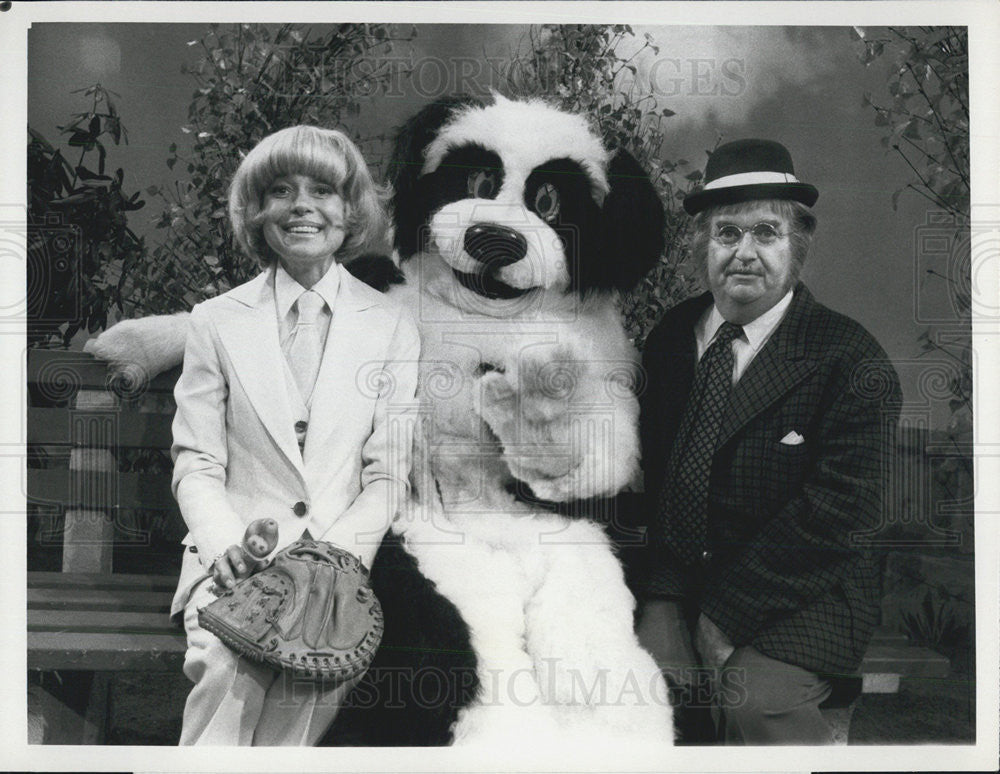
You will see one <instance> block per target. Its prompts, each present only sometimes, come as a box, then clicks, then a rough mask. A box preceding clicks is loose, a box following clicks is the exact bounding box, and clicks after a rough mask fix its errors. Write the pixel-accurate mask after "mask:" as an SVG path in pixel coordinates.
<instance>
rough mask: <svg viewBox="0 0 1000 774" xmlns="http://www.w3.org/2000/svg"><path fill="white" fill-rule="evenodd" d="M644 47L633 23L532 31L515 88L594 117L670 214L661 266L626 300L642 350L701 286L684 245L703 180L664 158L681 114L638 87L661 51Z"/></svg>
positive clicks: (648, 40)
mask: <svg viewBox="0 0 1000 774" xmlns="http://www.w3.org/2000/svg"><path fill="white" fill-rule="evenodd" d="M637 43H639V41H637V40H636V35H635V33H634V32H633V30H632V28H631V27H630V26H629V25H626V24H615V25H588V24H546V25H542V26H540V27H537V28H532V31H531V34H530V36H529V40H528V47H527V48H528V50H527V52H526V53H525V52H521V53H519V55H518V56H516V57H515V60H514V66H513V67H512V68H511V72H512V77H511V78H510V79H509V83H508V88H509V89H510V91H512V92H513V93H514V94H515V95H524V96H545V97H547V98H549V99H552V100H553V101H554V102H555V104H557V105H559V106H560V107H562V108H563V109H565V110H569V111H573V112H577V113H581V114H583V115H587V116H590V117H592V119H593V121H594V124H595V127H596V128H597V131H598V132H599V133H600V134H601V136H602V138H603V140H604V142H605V144H606V145H607V146H608V147H609V148H612V149H618V148H625V149H626V150H628V151H629V152H630V153H632V155H633V156H635V157H636V159H637V160H638V161H639V163H640V164H642V166H643V167H644V168H645V169H646V171H647V172H648V173H649V175H650V178H651V179H652V181H653V184H654V185H655V186H656V190H657V193H658V194H659V195H660V199H661V200H662V201H663V203H664V206H665V207H666V211H667V218H666V227H665V234H664V236H665V241H666V248H665V250H664V254H663V256H662V257H661V259H660V261H659V263H658V264H657V265H656V267H655V268H654V269H653V270H652V271H651V272H650V273H649V274H648V275H647V276H646V277H645V279H644V280H643V281H642V282H641V283H640V285H639V286H638V287H637V288H636V289H635V290H633V291H632V292H631V293H628V294H626V296H625V297H624V298H623V299H622V313H623V316H624V319H625V326H626V329H627V330H628V332H629V335H630V336H631V337H632V338H633V339H634V340H635V341H636V343H637V344H638V345H639V346H641V345H642V343H643V342H644V341H645V337H646V334H648V333H649V331H650V329H651V328H652V327H653V325H654V324H655V323H656V322H657V321H658V320H659V319H660V317H661V316H662V314H663V312H664V311H665V310H666V309H668V308H669V307H671V306H673V305H674V304H676V303H678V302H679V301H682V300H683V299H685V298H687V297H688V296H690V295H691V294H692V292H693V291H694V290H695V289H696V286H697V282H696V280H695V279H694V272H693V269H692V267H691V265H690V258H689V254H688V251H687V247H686V244H685V237H686V229H687V224H688V220H689V219H688V217H687V215H686V214H685V213H684V212H683V209H682V208H681V206H680V202H681V200H682V199H683V198H684V195H685V194H686V193H687V192H688V190H690V188H691V187H692V186H693V185H695V184H697V183H698V182H699V181H700V180H701V172H700V171H698V170H695V171H692V172H688V173H687V174H686V175H685V174H684V170H686V169H687V168H688V167H689V163H688V162H687V161H686V160H684V159H679V160H677V161H670V160H667V159H665V158H664V157H663V143H664V140H665V138H666V136H667V131H668V129H669V127H668V123H669V119H670V117H671V116H673V115H674V112H673V111H672V110H670V109H669V108H666V107H662V108H661V107H659V105H658V103H657V99H656V97H655V96H654V95H653V94H652V93H649V92H648V91H647V92H646V93H642V90H641V89H640V88H639V87H638V80H637V78H636V75H637V72H638V67H637V65H636V64H635V62H636V60H637V59H638V58H639V57H640V55H641V54H642V53H643V52H644V51H647V50H648V51H650V52H652V53H653V54H657V53H659V49H658V48H657V46H656V45H655V43H654V40H653V38H652V37H651V36H650V35H648V34H647V35H645V37H644V38H643V40H642V41H641V45H639V46H638V47H636V44H637ZM632 49H634V52H633V53H631V54H628V55H627V54H626V53H624V52H627V51H628V50H632ZM678 176H680V181H678V179H677V177H678Z"/></svg>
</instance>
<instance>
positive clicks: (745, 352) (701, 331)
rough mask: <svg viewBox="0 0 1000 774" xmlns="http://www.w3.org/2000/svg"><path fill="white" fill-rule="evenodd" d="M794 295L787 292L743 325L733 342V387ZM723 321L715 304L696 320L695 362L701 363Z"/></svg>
mask: <svg viewBox="0 0 1000 774" xmlns="http://www.w3.org/2000/svg"><path fill="white" fill-rule="evenodd" d="M793 292H794V291H792V290H789V291H788V292H787V293H786V294H785V295H784V296H783V297H782V299H781V300H780V301H779V302H778V303H776V304H775V305H774V306H772V307H771V308H770V309H768V310H767V311H766V312H764V314H762V315H761V316H760V317H758V318H757V319H756V320H751V321H750V322H748V323H746V324H745V325H744V326H742V327H743V334H742V335H741V336H737V337H736V338H735V339H733V357H734V360H735V362H734V363H733V384H736V382H738V381H739V380H740V377H741V376H743V373H744V372H745V371H746V370H747V366H749V365H750V362H751V361H752V360H753V359H754V358H755V357H757V353H758V352H760V350H761V349H762V348H763V346H764V345H765V344H766V343H767V340H768V339H769V338H771V335H772V334H773V333H774V332H775V330H777V328H778V326H779V325H780V324H781V321H782V320H783V319H784V317H785V312H787V311H788V305H789V304H791V303H792V294H793ZM725 321H726V318H724V317H723V316H722V314H721V313H720V312H719V309H718V307H717V306H716V305H715V304H712V305H711V306H710V307H709V308H708V309H707V310H706V311H705V312H704V313H703V314H702V316H701V319H699V320H698V324H697V325H695V327H694V337H695V342H696V343H697V346H698V360H701V358H702V355H704V354H705V351H706V350H707V349H708V345H709V344H711V343H712V339H714V338H715V334H716V333H718V331H719V328H720V327H721V326H722V323H724V322H725Z"/></svg>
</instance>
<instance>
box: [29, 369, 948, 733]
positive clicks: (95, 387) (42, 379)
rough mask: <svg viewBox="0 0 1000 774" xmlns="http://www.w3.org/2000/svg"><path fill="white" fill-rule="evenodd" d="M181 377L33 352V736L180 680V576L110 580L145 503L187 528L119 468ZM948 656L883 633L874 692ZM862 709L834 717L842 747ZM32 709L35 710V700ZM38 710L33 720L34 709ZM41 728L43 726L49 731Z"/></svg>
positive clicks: (143, 482)
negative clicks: (46, 554)
mask: <svg viewBox="0 0 1000 774" xmlns="http://www.w3.org/2000/svg"><path fill="white" fill-rule="evenodd" d="M177 376H178V372H177V371H176V370H175V371H172V372H170V373H167V374H163V375H161V376H159V377H157V378H156V379H154V380H153V381H152V382H150V383H148V384H141V385H136V386H132V387H130V386H129V385H126V384H121V383H113V382H110V381H109V379H108V376H107V373H106V369H105V366H104V365H103V364H102V363H99V362H97V361H95V360H94V359H93V358H91V357H90V356H89V355H86V354H83V353H78V352H65V351H54V350H32V351H30V352H29V356H28V387H29V408H28V433H27V437H28V447H29V458H32V457H33V458H36V459H43V460H46V461H47V462H49V463H52V462H53V461H55V462H56V463H59V462H66V463H67V464H66V465H65V466H62V465H60V466H57V467H47V468H29V470H28V472H27V483H28V502H29V507H33V508H36V509H40V510H41V511H44V512H48V513H50V514H51V515H52V516H57V515H58V514H64V526H63V529H62V530H61V534H59V533H58V531H56V530H53V535H54V536H55V537H57V538H58V539H59V540H61V543H62V572H37V571H36V572H29V573H28V578H27V583H28V589H27V592H28V632H27V646H28V669H29V671H32V672H35V673H42V672H45V673H48V672H57V673H59V674H60V676H61V679H60V681H59V683H60V684H61V687H62V689H63V690H59V691H56V690H52V689H51V686H50V687H41V688H40V689H39V690H38V691H36V695H35V698H36V701H35V702H34V705H35V706H34V708H33V712H34V714H35V716H36V717H35V719H36V720H39V721H40V722H39V723H37V724H36V726H37V728H38V729H39V730H36V731H35V732H34V735H33V741H36V742H46V743H63V744H66V743H84V744H86V743H100V742H101V741H103V738H104V736H103V735H104V730H105V727H106V723H107V714H108V710H109V702H108V696H109V692H110V684H111V676H112V674H113V673H114V672H121V671H136V672H151V671H157V672H174V673H177V674H179V673H180V669H181V664H182V661H183V656H184V649H185V644H184V636H183V633H182V632H181V630H180V629H179V628H177V627H176V626H174V625H173V624H172V623H171V622H170V620H169V608H170V599H171V596H172V593H173V589H174V585H175V583H176V576H174V575H155V574H150V575H143V574H119V573H114V572H113V567H112V558H113V548H114V545H115V540H116V538H117V539H118V540H119V541H121V540H123V539H124V540H138V541H139V542H140V543H141V541H142V540H143V539H144V536H143V535H142V534H141V531H137V530H136V527H135V524H134V521H132V520H129V519H127V518H124V517H123V514H125V513H127V512H128V511H129V510H131V509H135V508H144V509H149V510H152V511H154V512H156V513H157V514H160V515H161V517H162V518H163V519H166V520H174V523H175V524H177V525H178V526H179V525H180V524H181V521H180V514H179V512H178V511H177V507H176V504H175V502H174V500H173V498H172V496H171V494H170V476H169V474H168V473H142V472H139V473H134V472H120V471H119V467H120V463H121V462H122V461H123V459H124V458H126V457H127V456H128V455H129V454H133V453H135V451H136V450H159V451H162V452H165V451H166V450H168V449H169V447H170V442H171V436H170V423H171V421H172V418H173V412H172V391H173V385H174V382H175V381H176V379H177ZM948 667H949V664H948V660H947V659H945V658H944V657H943V656H940V655H938V654H936V653H934V652H933V651H930V650H928V649H926V648H916V647H913V646H911V645H909V644H908V643H907V641H906V637H905V636H904V635H901V634H896V633H894V632H891V631H888V630H879V631H878V632H876V636H875V638H874V639H873V640H872V644H871V646H870V647H869V649H868V652H867V653H866V654H865V658H864V662H863V664H862V668H861V677H862V690H863V692H864V693H895V692H896V691H898V690H899V681H900V678H901V677H902V676H905V675H916V676H921V677H944V676H946V675H947V673H948ZM853 708H854V704H853V703H845V704H842V705H840V706H832V707H831V708H829V709H827V710H825V712H826V713H827V717H828V719H829V720H830V721H831V723H833V725H834V727H835V729H837V732H838V734H839V742H840V743H842V744H843V743H846V741H847V728H848V725H849V723H850V716H851V712H852V711H853ZM29 709H31V708H30V705H29ZM29 714H30V712H29ZM42 727H44V728H45V730H40V729H41V728H42Z"/></svg>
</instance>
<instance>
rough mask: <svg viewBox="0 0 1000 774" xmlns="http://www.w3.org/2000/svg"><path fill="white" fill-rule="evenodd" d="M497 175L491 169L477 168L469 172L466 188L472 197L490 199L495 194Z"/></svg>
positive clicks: (497, 183)
mask: <svg viewBox="0 0 1000 774" xmlns="http://www.w3.org/2000/svg"><path fill="white" fill-rule="evenodd" d="M499 177H500V176H499V175H498V174H497V173H496V172H495V171H494V170H492V169H477V170H476V171H475V172H470V173H469V178H468V190H469V196H471V197H472V198H473V199H492V198H493V197H494V196H496V195H497V193H498V191H499V189H500V185H499Z"/></svg>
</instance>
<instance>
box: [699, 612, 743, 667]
mask: <svg viewBox="0 0 1000 774" xmlns="http://www.w3.org/2000/svg"><path fill="white" fill-rule="evenodd" d="M694 647H695V649H697V651H698V654H699V655H700V656H701V662H702V663H703V664H704V665H705V666H707V667H712V668H714V669H721V668H722V666H723V665H724V664H725V663H726V662H727V661H728V660H729V657H730V656H731V655H733V651H734V650H736V648H735V647H734V646H733V643H731V642H730V641H729V638H728V637H727V636H726V635H725V634H723V632H722V630H721V629H720V628H719V627H718V626H716V625H715V624H714V623H713V622H712V621H711V619H709V618H708V617H707V616H706V615H705V614H704V613H702V614H701V615H700V616H699V617H698V625H697V627H695V632H694Z"/></svg>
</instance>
